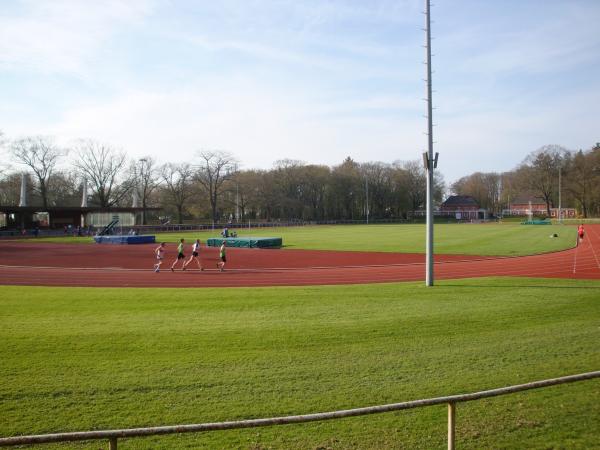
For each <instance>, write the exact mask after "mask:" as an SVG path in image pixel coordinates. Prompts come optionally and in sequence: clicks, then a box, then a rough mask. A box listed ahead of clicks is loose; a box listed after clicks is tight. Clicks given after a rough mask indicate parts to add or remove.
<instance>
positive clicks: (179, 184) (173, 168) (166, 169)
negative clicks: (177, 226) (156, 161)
mask: <svg viewBox="0 0 600 450" xmlns="http://www.w3.org/2000/svg"><path fill="white" fill-rule="evenodd" d="M160 176H161V178H162V180H163V181H164V182H165V188H166V192H167V195H168V197H169V199H170V200H171V202H172V204H173V205H174V206H175V208H176V209H177V220H178V221H179V223H181V222H183V213H184V210H185V204H186V203H187V201H188V200H189V199H190V198H191V197H192V195H193V193H194V191H193V185H192V178H193V169H192V167H191V166H190V165H189V164H187V163H183V164H172V163H168V164H164V165H162V166H161V167H160Z"/></svg>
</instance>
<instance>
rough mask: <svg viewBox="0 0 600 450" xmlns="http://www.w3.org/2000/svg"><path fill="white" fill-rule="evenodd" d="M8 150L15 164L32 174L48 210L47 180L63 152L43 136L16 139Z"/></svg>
mask: <svg viewBox="0 0 600 450" xmlns="http://www.w3.org/2000/svg"><path fill="white" fill-rule="evenodd" d="M10 149H11V153H12V156H13V158H14V159H15V160H16V162H18V163H19V164H23V165H25V166H27V167H29V168H30V169H31V171H32V172H33V174H34V176H35V179H36V181H37V186H36V191H37V192H38V193H39V194H40V197H41V198H42V204H43V206H44V208H48V204H49V201H48V194H49V180H50V177H51V175H52V171H53V170H54V168H55V167H56V164H57V163H58V161H59V159H60V158H61V156H63V154H64V151H63V150H62V149H60V148H59V147H57V146H56V145H55V144H54V142H53V140H52V139H51V138H49V137H44V136H32V137H25V138H22V139H17V140H16V141H13V142H12V143H11V145H10Z"/></svg>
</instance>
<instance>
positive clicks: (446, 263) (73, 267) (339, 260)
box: [0, 225, 600, 287]
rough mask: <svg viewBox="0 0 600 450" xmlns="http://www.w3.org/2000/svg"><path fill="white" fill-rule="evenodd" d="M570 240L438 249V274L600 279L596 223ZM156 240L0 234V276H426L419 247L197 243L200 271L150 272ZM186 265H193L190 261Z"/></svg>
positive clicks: (169, 282)
mask: <svg viewBox="0 0 600 450" xmlns="http://www.w3.org/2000/svg"><path fill="white" fill-rule="evenodd" d="M586 230H587V234H586V238H585V239H584V241H583V242H582V243H581V244H580V245H578V246H577V247H576V248H573V249H570V250H566V251H562V252H557V253H548V254H543V255H533V256H524V257H510V258H493V257H477V256H464V255H436V256H435V277H436V279H457V278H472V277H483V276H517V277H541V278H578V279H600V225H588V226H587V227H586ZM154 247H155V245H138V246H117V245H102V246H100V245H95V244H90V245H72V244H46V243H35V244H33V243H30V242H29V243H24V242H18V241H11V242H8V241H5V242H0V262H1V263H2V264H1V265H0V284H1V285H37V286H98V287H252V286H303V285H334V284H364V283H384V282H395V281H417V280H422V279H423V278H424V273H425V267H424V255H421V254H398V253H369V252H332V251H309V250H261V249H237V248H230V249H228V260H229V261H228V263H227V267H226V270H225V271H224V272H219V271H218V270H217V269H216V262H217V250H216V249H213V248H203V249H202V253H201V256H202V262H203V266H204V268H205V270H204V271H202V272H201V271H199V270H198V269H193V270H188V271H185V272H182V271H181V270H178V271H176V272H174V273H172V272H171V271H170V270H168V268H169V266H170V264H171V262H172V259H173V256H174V246H173V248H171V249H169V250H170V253H169V254H167V257H166V259H165V262H164V263H163V269H162V270H161V272H160V273H154V271H153V270H152V265H153V264H154V259H153V249H154ZM189 267H194V263H192V264H191V265H190V266H189Z"/></svg>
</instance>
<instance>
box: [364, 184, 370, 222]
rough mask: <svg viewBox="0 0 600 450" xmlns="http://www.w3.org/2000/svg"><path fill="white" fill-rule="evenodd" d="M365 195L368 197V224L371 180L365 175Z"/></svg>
mask: <svg viewBox="0 0 600 450" xmlns="http://www.w3.org/2000/svg"><path fill="white" fill-rule="evenodd" d="M365 197H366V209H367V211H366V212H367V225H369V181H368V180H367V176H366V175H365Z"/></svg>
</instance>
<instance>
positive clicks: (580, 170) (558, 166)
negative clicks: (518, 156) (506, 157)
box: [450, 143, 600, 217]
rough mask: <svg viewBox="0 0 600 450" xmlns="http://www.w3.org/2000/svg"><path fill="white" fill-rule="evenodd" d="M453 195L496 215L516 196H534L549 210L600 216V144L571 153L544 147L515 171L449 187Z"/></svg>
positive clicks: (479, 174)
mask: <svg viewBox="0 0 600 450" xmlns="http://www.w3.org/2000/svg"><path fill="white" fill-rule="evenodd" d="M450 190H451V192H452V193H454V194H456V195H470V196H472V197H473V198H475V200H477V202H478V203H479V205H480V206H481V207H482V208H486V209H488V210H490V211H492V212H493V213H495V214H500V213H501V212H502V210H503V209H508V208H509V205H510V204H511V202H512V201H514V200H515V199H516V198H517V197H523V196H525V197H526V196H530V197H537V198H540V199H542V200H543V201H544V203H545V204H546V213H547V215H548V216H550V209H551V208H558V207H559V201H560V206H561V207H563V208H564V207H570V208H576V209H577V212H578V214H579V215H580V216H581V217H590V216H595V217H600V143H596V144H595V145H594V146H592V147H591V148H589V149H587V150H577V151H570V150H567V149H566V148H564V147H561V146H559V145H545V146H543V147H541V148H539V149H538V150H535V151H533V152H531V153H530V154H529V155H527V157H526V158H525V159H524V160H523V162H522V163H521V164H519V165H518V166H517V167H516V168H515V169H514V170H512V171H508V172H503V173H499V172H488V173H482V172H476V173H473V174H471V175H468V176H465V177H462V178H461V179H459V180H458V181H456V182H455V183H453V184H452V185H451V186H450Z"/></svg>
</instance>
